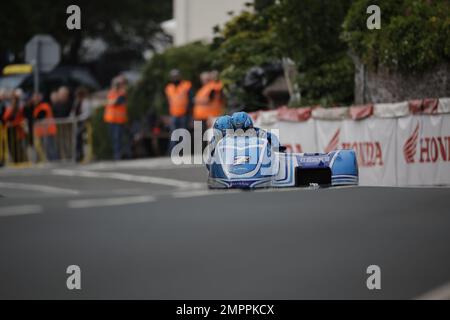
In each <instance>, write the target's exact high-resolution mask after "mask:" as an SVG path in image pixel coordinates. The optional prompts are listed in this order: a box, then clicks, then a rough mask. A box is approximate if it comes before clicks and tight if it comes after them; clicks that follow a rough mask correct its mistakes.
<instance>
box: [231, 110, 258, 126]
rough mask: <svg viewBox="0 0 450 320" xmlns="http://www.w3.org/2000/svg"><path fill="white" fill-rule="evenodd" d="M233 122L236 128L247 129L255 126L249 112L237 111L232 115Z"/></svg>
mask: <svg viewBox="0 0 450 320" xmlns="http://www.w3.org/2000/svg"><path fill="white" fill-rule="evenodd" d="M231 123H232V124H233V127H234V129H235V130H238V129H242V130H247V129H250V128H253V120H252V118H251V117H250V116H249V115H248V113H247V112H243V111H241V112H235V113H233V115H232V116H231Z"/></svg>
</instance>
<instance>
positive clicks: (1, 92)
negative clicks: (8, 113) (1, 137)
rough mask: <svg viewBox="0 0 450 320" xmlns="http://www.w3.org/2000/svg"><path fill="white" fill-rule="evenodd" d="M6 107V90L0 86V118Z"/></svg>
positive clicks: (0, 118)
mask: <svg viewBox="0 0 450 320" xmlns="http://www.w3.org/2000/svg"><path fill="white" fill-rule="evenodd" d="M5 109H6V90H5V89H3V88H0V120H2V119H3V113H4V112H5Z"/></svg>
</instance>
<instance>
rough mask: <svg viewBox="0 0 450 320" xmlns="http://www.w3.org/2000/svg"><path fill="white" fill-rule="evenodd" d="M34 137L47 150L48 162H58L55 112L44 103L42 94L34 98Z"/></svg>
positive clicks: (35, 95)
mask: <svg viewBox="0 0 450 320" xmlns="http://www.w3.org/2000/svg"><path fill="white" fill-rule="evenodd" d="M32 103H33V105H34V109H33V119H34V122H35V123H34V135H35V136H36V138H37V139H39V140H40V142H41V145H42V146H43V148H44V150H45V155H46V157H47V160H50V161H51V160H56V159H57V152H56V139H55V136H56V132H57V128H56V124H55V119H54V117H53V111H52V108H51V107H50V105H49V104H48V103H47V102H43V101H42V94H40V93H35V94H34V95H33V97H32Z"/></svg>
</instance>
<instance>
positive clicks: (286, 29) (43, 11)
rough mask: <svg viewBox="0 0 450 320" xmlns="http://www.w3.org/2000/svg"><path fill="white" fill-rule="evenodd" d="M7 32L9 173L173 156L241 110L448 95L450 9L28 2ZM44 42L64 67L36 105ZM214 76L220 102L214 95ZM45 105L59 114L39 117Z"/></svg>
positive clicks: (424, 3) (4, 101)
mask: <svg viewBox="0 0 450 320" xmlns="http://www.w3.org/2000/svg"><path fill="white" fill-rule="evenodd" d="M71 4H76V5H78V6H79V8H80V12H81V17H80V21H81V29H79V30H78V29H75V30H69V29H68V28H67V27H66V20H67V19H68V18H69V16H70V14H67V13H66V8H67V7H68V6H69V5H71ZM372 4H378V5H379V6H381V8H382V11H381V30H369V29H368V28H367V19H368V16H369V14H367V12H366V9H367V7H368V6H369V5H372ZM0 21H1V26H2V27H1V28H0V39H1V41H0V69H1V70H2V75H1V77H0V108H1V112H2V115H1V119H2V124H3V126H2V135H1V137H2V152H1V160H0V162H1V163H2V164H3V163H6V162H8V163H10V164H17V163H28V162H39V161H49V160H54V161H56V160H69V161H91V160H92V159H111V158H114V159H127V158H139V157H150V156H161V155H165V154H167V152H168V148H169V143H168V138H169V134H170V131H171V130H173V129H174V128H176V127H180V126H181V127H186V128H187V129H191V128H192V119H196V120H202V121H204V123H205V125H208V124H210V123H211V119H214V117H215V116H217V115H219V114H222V113H230V112H233V111H237V110H245V111H248V112H255V111H258V110H271V109H272V110H275V109H277V108H280V107H287V108H299V107H311V106H312V107H317V106H321V107H324V108H329V107H338V106H350V105H367V104H371V103H392V102H398V101H404V100H412V99H414V100H421V99H425V98H440V97H445V96H448V94H449V91H450V89H449V80H448V77H449V73H450V72H449V71H450V70H449V60H450V36H449V32H450V31H449V30H450V12H449V2H448V1H446V0H402V1H394V0H385V1H367V0H357V1H350V0H336V1H325V0H319V1H317V0H300V1H294V0H281V1H275V0H255V1H253V2H252V1H248V0H247V1H245V0H229V1H208V0H173V1H163V2H161V1H153V0H132V1H127V2H123V1H112V0H100V1H95V2H93V1H78V2H76V3H73V1H72V2H70V1H58V2H57V3H55V2H54V1H47V0H41V1H37V2H36V1H27V0H22V1H19V2H9V3H4V4H2V8H1V11H0ZM39 34H41V35H42V34H46V35H49V36H51V37H53V39H54V40H55V42H56V43H57V44H58V45H59V46H60V60H59V62H58V64H57V65H55V66H54V67H53V68H52V69H51V70H49V71H46V72H41V71H39V73H40V76H39V80H40V81H39V88H38V89H39V90H38V91H39V93H40V95H41V96H36V95H33V92H35V91H36V88H35V83H34V82H35V76H34V75H33V73H34V71H33V67H32V66H31V65H30V62H29V61H28V62H27V59H26V50H25V47H26V44H27V43H28V42H29V41H30V40H31V39H32V38H33V37H34V36H35V35H39ZM170 71H175V73H176V74H177V75H176V76H175V77H173V76H171V75H170ZM202 73H203V74H204V75H205V76H206V78H208V76H209V80H206V82H211V81H214V82H215V83H216V84H217V86H216V89H217V90H211V88H210V87H209V89H210V90H209V91H208V90H207V89H208V88H206V86H205V81H203V80H201V79H200V75H201V74H202ZM175 78H179V79H178V80H175ZM206 78H205V79H206ZM180 80H183V81H187V82H189V85H190V87H189V88H190V89H189V93H188V95H189V97H188V98H187V99H188V100H187V102H186V110H184V111H182V113H183V114H182V116H181V117H183V120H182V121H181V122H180V121H178V120H179V118H180V115H179V114H176V115H174V113H173V110H171V108H170V97H169V96H168V94H167V90H166V89H167V85H168V84H170V83H171V82H173V81H178V82H179V81H180ZM114 81H116V82H121V81H122V82H123V85H122V88H121V89H120V90H119V91H121V92H122V98H123V99H125V98H124V97H126V99H125V100H123V101H121V102H122V104H121V105H122V106H123V107H124V108H126V110H125V112H126V119H125V117H122V118H123V119H122V118H120V117H119V118H118V120H117V119H112V118H111V116H105V110H107V109H108V108H105V106H106V107H107V106H108V104H109V105H114V103H115V102H116V101H114V102H111V101H112V100H111V99H109V100H108V91H110V93H111V90H112V89H113V87H114V84H113V83H114ZM187 82H186V83H187ZM203 87H205V88H204V89H205V90H204V91H203V92H200V93H199V91H200V89H202V88H203ZM116 89H117V88H116ZM205 91H207V93H206V96H208V98H209V99H211V103H213V102H212V101H213V100H214V99H216V100H217V106H218V107H217V108H218V109H217V110H216V111H214V112H209V113H208V112H207V113H206V114H200V113H199V112H196V111H195V110H194V109H195V107H196V106H195V104H196V103H195V101H196V96H197V94H199V96H201V95H202V94H205ZM212 91H214V92H213V93H211V92H212ZM35 93H36V92H35ZM115 94H116V96H117V92H115ZM214 95H215V97H214ZM33 96H34V97H33ZM118 96H120V94H119V95H118ZM197 101H199V98H197ZM41 103H48V107H39V108H36V107H37V105H39V104H41ZM118 105H120V104H118ZM419 107H420V106H419ZM34 109H37V111H35V110H34ZM108 117H109V119H107V118H108ZM175 118H177V119H178V120H175ZM111 119H112V120H111ZM177 121H178V122H177ZM33 123H40V124H38V128H37V130H36V128H33V127H34V126H33ZM111 124H113V125H111ZM39 126H40V127H39ZM36 136H37V139H36ZM114 140H120V141H119V142H117V141H114ZM36 142H37V143H36Z"/></svg>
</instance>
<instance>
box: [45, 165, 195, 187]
mask: <svg viewBox="0 0 450 320" xmlns="http://www.w3.org/2000/svg"><path fill="white" fill-rule="evenodd" d="M52 173H53V174H56V175H62V176H69V177H83V178H106V179H116V180H122V181H128V182H139V183H151V184H159V185H165V186H170V187H176V188H189V189H192V188H200V187H203V186H204V183H199V182H189V181H182V180H176V179H170V178H162V177H153V176H139V175H134V174H128V173H118V172H95V171H86V170H69V169H54V170H52Z"/></svg>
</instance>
